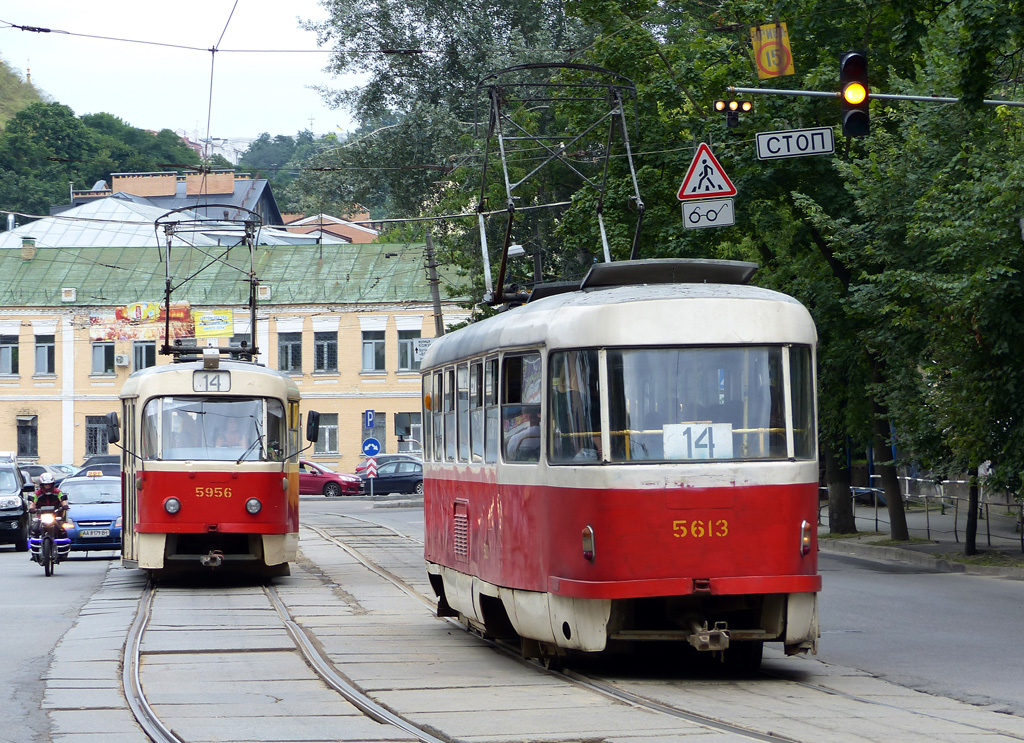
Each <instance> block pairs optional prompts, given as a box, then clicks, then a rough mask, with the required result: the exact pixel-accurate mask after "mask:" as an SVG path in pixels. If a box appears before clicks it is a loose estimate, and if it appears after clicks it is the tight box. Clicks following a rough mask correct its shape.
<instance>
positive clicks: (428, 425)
mask: <svg viewBox="0 0 1024 743" xmlns="http://www.w3.org/2000/svg"><path fill="white" fill-rule="evenodd" d="M432 380H433V376H432V375H430V374H427V375H426V376H424V377H421V379H420V399H421V400H423V402H424V405H423V408H422V410H423V461H424V462H432V461H433V459H434V438H433V436H434V434H433V428H434V427H433V425H432V424H433V422H434V411H433V410H431V409H430V407H429V404H428V403H427V400H430V401H431V403H430V404H433V399H434V396H433V395H432V394H430V383H431V381H432Z"/></svg>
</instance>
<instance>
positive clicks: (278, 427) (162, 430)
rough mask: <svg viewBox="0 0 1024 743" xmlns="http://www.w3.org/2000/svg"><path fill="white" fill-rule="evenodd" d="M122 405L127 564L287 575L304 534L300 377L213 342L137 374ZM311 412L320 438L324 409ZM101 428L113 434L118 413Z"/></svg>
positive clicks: (311, 422)
mask: <svg viewBox="0 0 1024 743" xmlns="http://www.w3.org/2000/svg"><path fill="white" fill-rule="evenodd" d="M193 358H194V357H193ZM121 402H122V419H123V426H124V430H123V434H124V435H123V438H124V442H123V449H124V454H123V458H122V467H123V471H122V488H123V491H124V493H123V495H124V506H123V523H124V529H123V535H124V536H123V541H124V544H123V549H122V558H121V559H122V563H123V564H124V565H126V566H127V567H132V568H141V569H144V570H148V571H156V572H157V573H158V574H159V573H161V572H164V573H166V572H170V571H172V570H174V569H176V568H189V567H199V566H205V567H220V566H221V565H233V566H234V567H239V568H242V569H245V570H249V571H253V572H258V573H262V574H270V575H279V574H287V572H288V563H289V562H290V561H292V560H294V559H295V553H296V550H297V547H298V531H299V475H298V452H299V448H300V444H299V427H300V412H299V391H298V388H297V387H296V386H295V382H294V381H292V380H291V379H289V378H288V377H287V376H286V375H284V374H281V373H279V372H277V371H273V370H270V369H267V368H265V367H262V366H259V365H257V364H254V363H251V362H244V361H221V358H220V354H219V352H218V351H217V350H216V349H208V350H207V352H206V353H204V357H203V360H201V361H180V362H177V363H173V364H168V365H164V366H154V367H150V368H148V369H143V370H140V371H137V372H135V373H134V374H132V375H131V376H130V377H129V378H128V380H127V382H126V383H125V385H124V387H123V389H122V390H121ZM309 418H310V420H309V421H308V423H309V428H308V429H307V438H309V437H310V436H311V435H312V436H313V438H314V439H315V436H316V431H315V428H316V426H317V424H318V420H319V416H318V415H317V414H316V413H312V412H311V413H310V414H309ZM107 429H108V436H109V437H110V438H111V440H112V441H117V440H118V439H119V438H120V435H119V430H118V420H117V417H116V415H115V414H110V415H109V416H108V426H107Z"/></svg>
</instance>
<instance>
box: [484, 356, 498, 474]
mask: <svg viewBox="0 0 1024 743" xmlns="http://www.w3.org/2000/svg"><path fill="white" fill-rule="evenodd" d="M500 430H501V427H500V426H499V425H498V359H496V358H491V359H487V361H485V362H484V461H485V462H488V463H493V462H497V461H498V439H499V436H498V432H499V431H500Z"/></svg>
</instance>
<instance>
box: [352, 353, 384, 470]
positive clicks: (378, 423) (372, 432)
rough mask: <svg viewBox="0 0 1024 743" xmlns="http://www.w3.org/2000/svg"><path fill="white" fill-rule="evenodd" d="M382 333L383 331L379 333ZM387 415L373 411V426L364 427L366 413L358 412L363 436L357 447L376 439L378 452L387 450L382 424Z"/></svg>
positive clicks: (381, 452)
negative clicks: (378, 444) (378, 446)
mask: <svg viewBox="0 0 1024 743" xmlns="http://www.w3.org/2000/svg"><path fill="white" fill-rule="evenodd" d="M381 335H383V333H381ZM386 417H387V414H386V413H382V412H380V411H379V410H375V411H374V412H373V428H367V427H366V414H365V413H360V414H359V428H360V430H361V431H362V432H363V438H362V439H360V441H359V448H360V450H362V448H363V446H362V445H363V442H364V441H366V440H367V439H371V438H372V439H377V441H379V442H380V452H379V453H380V454H383V453H384V452H386V451H387V450H388V447H387V445H386V443H385V437H384V435H385V434H386V433H387V427H386V426H385V425H384V419H385V418H386Z"/></svg>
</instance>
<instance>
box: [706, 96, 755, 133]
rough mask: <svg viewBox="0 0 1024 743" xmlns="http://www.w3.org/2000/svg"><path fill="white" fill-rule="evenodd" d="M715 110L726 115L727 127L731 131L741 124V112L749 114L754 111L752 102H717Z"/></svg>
mask: <svg viewBox="0 0 1024 743" xmlns="http://www.w3.org/2000/svg"><path fill="white" fill-rule="evenodd" d="M715 110H716V111H718V112H720V113H721V112H724V113H725V125H726V126H727V127H729V128H730V129H731V128H732V127H734V126H736V125H737V124H739V123H740V111H742V112H743V113H748V112H750V111H752V110H754V104H753V103H751V102H750V101H722V100H718V101H715Z"/></svg>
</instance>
